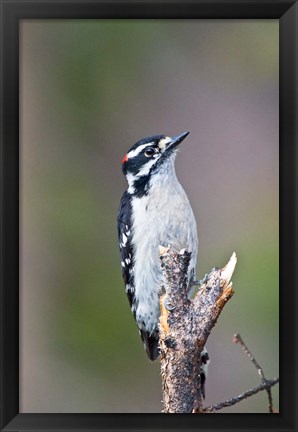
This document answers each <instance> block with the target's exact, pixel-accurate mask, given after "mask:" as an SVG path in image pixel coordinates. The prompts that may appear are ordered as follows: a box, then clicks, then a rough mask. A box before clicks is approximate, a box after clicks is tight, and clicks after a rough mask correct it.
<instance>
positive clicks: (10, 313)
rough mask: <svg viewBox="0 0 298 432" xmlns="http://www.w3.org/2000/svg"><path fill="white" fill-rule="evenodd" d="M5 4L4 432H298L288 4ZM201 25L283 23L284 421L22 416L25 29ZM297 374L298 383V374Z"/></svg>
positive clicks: (297, 12) (297, 10) (293, 4)
mask: <svg viewBox="0 0 298 432" xmlns="http://www.w3.org/2000/svg"><path fill="white" fill-rule="evenodd" d="M0 4H1V120H2V123H1V150H2V151H1V303H0V304H1V418H0V426H1V431H25V430H26V431H29V430H40V431H45V430H47V431H62V430H68V431H72V430H73V431H77V430H78V431H79V430H84V431H89V430H93V431H97V430H98V431H103V430H117V431H121V430H126V431H128V430H136V431H143V430H144V431H145V430H146V431H150V430H152V431H153V430H154V431H158V430H159V431H161V430H171V431H176V430H177V431H178V430H184V431H190V430H198V429H199V430H201V431H203V430H211V429H212V430H240V431H244V430H254V431H261V430H272V431H295V430H297V414H296V400H297V369H296V367H297V333H296V332H295V329H297V315H296V311H297V291H296V288H297V277H296V275H297V271H296V262H297V229H296V227H297V199H296V170H297V156H296V144H297V40H298V26H297V21H298V20H297V17H298V5H297V1H288V0H267V1H266V0H265V1H262V0H236V1H225V0H221V1H220V0H214V1H212V0H209V1H208V0H204V1H200V0H197V1H193V2H189V1H183V0H179V1H169V2H165V3H161V2H157V1H151V2H148V1H139V2H133V1H131V2H129V1H114V0H111V1H96V0H93V1H84V0H78V1H74V0H69V1H68V0H66V1H59V2H58V1H41V0H40V1H27V0H24V1H23V0H17V1H12V0H0ZM43 18H46V19H51V18H63V19H78V18H84V19H88V18H92V19H95V18H192V19H194V18H200V19H210V18H212V19H219V18H221V19H231V18H234V19H241V18H245V19H249V18H251V19H256V18H259V19H272V18H274V19H279V22H280V323H281V324H280V347H281V351H280V361H281V370H280V386H281V392H280V394H281V401H280V413H279V414H275V415H266V414H225V415H203V416H195V415H193V416H192V415H179V416H177V415H171V416H166V415H162V414H20V413H19V277H18V276H19V155H18V150H19V67H18V66H19V23H20V20H22V19H43ZM295 168H296V169H295ZM295 371H296V373H295Z"/></svg>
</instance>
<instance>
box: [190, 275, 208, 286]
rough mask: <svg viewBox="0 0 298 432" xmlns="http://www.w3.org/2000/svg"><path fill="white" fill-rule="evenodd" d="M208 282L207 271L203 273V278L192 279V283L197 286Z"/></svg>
mask: <svg viewBox="0 0 298 432" xmlns="http://www.w3.org/2000/svg"><path fill="white" fill-rule="evenodd" d="M207 282H208V273H206V274H205V276H204V277H203V279H199V280H194V281H193V285H197V286H199V287H202V286H203V285H205V284H206V283H207Z"/></svg>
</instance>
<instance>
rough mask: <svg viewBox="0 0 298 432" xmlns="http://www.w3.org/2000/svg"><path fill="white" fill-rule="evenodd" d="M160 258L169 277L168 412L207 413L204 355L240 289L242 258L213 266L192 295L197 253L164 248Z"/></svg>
mask: <svg viewBox="0 0 298 432" xmlns="http://www.w3.org/2000/svg"><path fill="white" fill-rule="evenodd" d="M160 257H161V263H162V264H161V265H162V268H163V272H164V277H165V281H166V284H165V285H166V286H165V290H166V295H165V296H163V297H161V317H160V351H161V376H162V391H163V412H164V413H199V412H203V406H202V396H201V384H200V354H201V351H202V349H203V348H204V346H205V344H206V341H207V339H208V336H209V334H210V332H211V330H212V328H213V326H214V325H215V323H216V321H217V318H218V317H219V315H220V313H221V311H222V309H223V307H224V305H225V304H226V302H227V301H228V300H229V299H230V298H231V297H232V295H233V293H234V291H233V288H232V283H231V282H230V280H231V277H232V274H233V271H234V268H235V266H236V262H237V258H236V255H235V253H233V255H232V257H231V259H230V261H229V263H228V264H227V265H226V266H225V267H224V268H223V269H222V270H220V269H218V268H214V269H212V270H211V272H210V273H209V275H208V276H207V278H206V283H205V284H204V285H203V286H202V287H201V288H200V289H199V291H198V293H197V294H196V296H195V297H194V298H193V299H192V300H189V299H188V297H187V269H188V266H189V262H190V257H191V253H190V252H188V251H187V250H181V251H180V252H176V251H173V250H172V249H170V248H164V247H160ZM165 302H166V303H165ZM165 304H166V307H165Z"/></svg>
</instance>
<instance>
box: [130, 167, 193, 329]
mask: <svg viewBox="0 0 298 432" xmlns="http://www.w3.org/2000/svg"><path fill="white" fill-rule="evenodd" d="M166 179H167V183H165V180H166ZM169 179H171V183H169ZM132 206H133V212H132V214H133V218H134V222H133V226H134V229H133V232H132V244H133V247H134V249H135V260H134V285H135V295H136V298H137V299H138V306H137V309H136V320H137V321H138V323H139V325H140V326H141V327H143V328H144V327H145V328H146V330H147V331H153V330H155V329H156V328H157V325H158V320H159V315H160V312H159V291H160V286H161V284H162V282H163V277H162V272H161V267H160V258H159V251H158V246H159V245H160V244H162V245H170V246H171V247H172V248H174V249H176V250H181V249H182V248H187V249H188V250H190V251H191V252H192V259H191V263H190V271H191V270H192V269H195V266H196V258H197V249H198V241H197V232H196V222H195V218H194V215H193V212H192V209H191V207H190V204H189V201H188V198H187V196H186V193H185V191H184V190H183V188H182V186H181V185H180V183H179V182H178V180H177V178H176V175H175V172H174V173H173V174H172V175H170V176H164V175H163V173H161V174H156V175H155V176H154V183H152V184H151V187H150V189H149V194H148V195H147V196H144V197H142V198H134V200H133V201H132ZM143 322H144V323H145V324H142V323H143Z"/></svg>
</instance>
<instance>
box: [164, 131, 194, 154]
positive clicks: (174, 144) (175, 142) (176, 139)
mask: <svg viewBox="0 0 298 432" xmlns="http://www.w3.org/2000/svg"><path fill="white" fill-rule="evenodd" d="M188 134H189V132H183V133H182V134H181V135H178V136H175V137H174V138H173V141H172V142H170V144H169V145H168V148H167V150H168V149H171V150H174V148H175V147H177V146H178V145H179V144H180V143H182V141H183V140H184V139H185V138H186V137H187V135H188Z"/></svg>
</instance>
